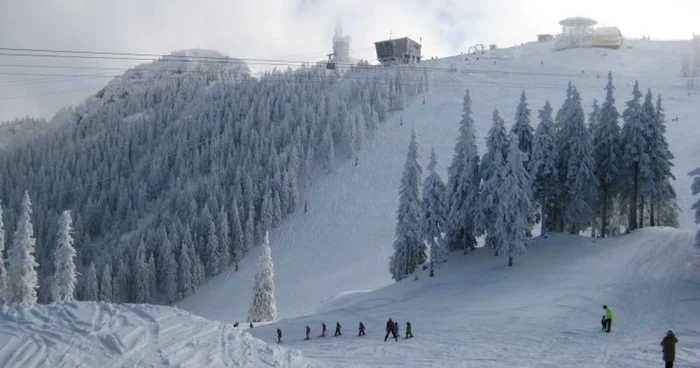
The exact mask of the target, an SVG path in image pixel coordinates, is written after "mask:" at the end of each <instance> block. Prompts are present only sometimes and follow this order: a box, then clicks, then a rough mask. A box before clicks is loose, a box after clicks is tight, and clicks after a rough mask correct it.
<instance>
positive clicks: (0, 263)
mask: <svg viewBox="0 0 700 368" xmlns="http://www.w3.org/2000/svg"><path fill="white" fill-rule="evenodd" d="M8 297H9V295H8V292H7V270H6V269H5V224H4V222H3V220H2V201H0V305H5V304H7V302H8Z"/></svg>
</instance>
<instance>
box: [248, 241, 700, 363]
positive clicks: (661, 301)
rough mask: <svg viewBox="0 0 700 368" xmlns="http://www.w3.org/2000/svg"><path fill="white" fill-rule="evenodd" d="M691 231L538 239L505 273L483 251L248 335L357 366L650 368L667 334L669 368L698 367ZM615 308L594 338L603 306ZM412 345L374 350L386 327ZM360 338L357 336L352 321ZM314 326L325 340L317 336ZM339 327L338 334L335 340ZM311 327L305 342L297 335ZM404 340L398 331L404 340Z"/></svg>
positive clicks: (699, 266)
mask: <svg viewBox="0 0 700 368" xmlns="http://www.w3.org/2000/svg"><path fill="white" fill-rule="evenodd" d="M693 236H694V234H693V233H692V232H687V231H682V230H676V229H670V228H653V229H643V230H639V231H636V232H634V233H632V234H630V235H621V236H618V237H615V238H608V239H604V240H602V239H592V238H587V237H577V236H571V235H550V236H548V237H547V238H546V239H545V238H543V237H540V238H537V239H536V240H535V241H533V242H532V243H531V244H530V246H529V252H528V254H527V255H526V256H525V257H524V258H521V259H518V260H517V261H516V264H515V266H514V267H513V268H508V267H507V266H506V263H507V259H506V258H504V257H494V256H493V253H492V252H491V251H490V250H488V249H484V248H481V249H478V250H476V251H475V252H473V253H471V254H468V255H466V256H463V255H461V254H458V253H453V254H452V255H451V258H450V259H449V261H448V262H447V263H444V264H443V265H441V266H440V267H439V268H438V269H437V271H436V273H435V277H432V278H431V277H429V275H428V271H422V272H420V273H418V280H415V281H414V278H413V277H411V278H408V279H405V280H404V281H401V282H399V283H397V284H393V285H390V286H388V287H385V288H381V289H378V290H375V291H372V292H369V293H353V294H349V295H345V296H343V297H339V298H337V299H336V300H333V301H331V302H329V303H327V304H326V305H324V306H322V307H321V308H319V309H318V311H317V313H316V314H313V315H308V316H303V317H298V318H292V319H286V320H281V321H279V322H277V323H273V324H269V325H266V326H261V327H256V328H253V329H252V330H250V331H251V332H252V334H253V336H256V337H260V338H261V339H267V340H269V339H271V338H272V336H273V335H274V331H275V328H277V327H280V328H281V329H282V331H283V332H284V336H286V337H285V338H283V344H284V345H285V346H288V347H291V348H295V349H299V350H301V351H302V352H303V353H304V355H305V356H308V357H312V358H319V359H321V360H323V361H327V362H331V363H333V362H336V363H339V364H341V365H343V366H345V365H346V364H347V365H352V364H356V365H359V366H362V367H392V366H396V367H399V366H400V367H421V368H424V367H606V368H611V367H653V366H660V365H661V364H663V363H662V361H661V356H662V355H661V347H660V346H659V343H660V341H661V339H662V338H663V336H664V335H665V334H666V331H667V330H669V329H672V330H673V331H674V332H675V333H676V336H677V337H678V340H679V343H678V345H677V347H676V349H677V352H676V356H677V360H676V365H677V366H679V367H698V366H700V315H699V314H698V311H699V310H700V288H699V287H698V285H700V272H698V270H700V263H698V262H697V258H698V254H697V250H696V249H694V248H693V246H692V244H693ZM604 304H607V305H608V306H609V307H610V308H611V309H612V311H613V322H612V332H611V333H610V334H607V333H605V332H602V331H601V324H600V319H601V317H602V315H603V314H604V311H603V309H602V306H603V305H604ZM390 317H391V318H393V319H394V320H395V321H398V323H399V325H400V330H399V332H400V333H401V334H402V335H404V334H405V328H406V322H411V324H412V326H413V335H414V336H415V337H414V338H412V339H405V338H403V337H402V338H401V339H399V340H398V342H396V341H394V340H393V339H391V338H390V339H389V341H387V342H384V341H383V340H384V339H383V338H384V335H385V323H386V321H387V320H388V319H389V318H390ZM360 321H362V322H363V323H364V325H365V326H366V332H367V336H363V337H358V323H359V322H360ZM321 322H325V323H326V325H327V326H328V332H329V335H328V336H327V337H323V338H321V337H319V335H320V333H321ZM336 322H340V324H341V325H342V326H343V327H342V333H343V336H339V337H333V334H334V332H335V323H336ZM307 325H308V326H309V327H311V329H312V333H311V337H312V339H311V340H310V341H305V340H304V328H305V326H307ZM404 336H405V335H404Z"/></svg>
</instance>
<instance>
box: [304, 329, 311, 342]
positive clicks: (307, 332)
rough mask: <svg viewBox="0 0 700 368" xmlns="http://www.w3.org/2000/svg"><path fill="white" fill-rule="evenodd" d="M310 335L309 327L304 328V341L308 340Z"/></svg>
mask: <svg viewBox="0 0 700 368" xmlns="http://www.w3.org/2000/svg"><path fill="white" fill-rule="evenodd" d="M310 333H311V328H309V326H306V338H305V339H304V340H310V339H311V338H310V337H309V334H310Z"/></svg>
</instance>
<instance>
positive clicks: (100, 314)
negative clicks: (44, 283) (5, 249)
mask: <svg viewBox="0 0 700 368" xmlns="http://www.w3.org/2000/svg"><path fill="white" fill-rule="evenodd" d="M0 366H2V367H7V368H11V367H17V368H19V367H22V368H32V367H56V368H58V367H328V366H329V364H320V363H317V362H314V361H313V360H309V359H306V358H304V357H303V356H302V355H301V354H300V353H298V352H295V351H290V350H287V349H285V348H282V347H278V346H271V345H269V344H267V343H265V342H263V341H260V340H259V339H256V338H253V337H251V336H250V334H247V333H245V332H242V331H240V330H234V328H233V327H232V326H231V325H229V324H222V323H218V322H212V321H208V320H205V319H204V318H201V317H197V316H193V315H192V314H191V313H188V312H185V311H182V310H178V309H175V308H169V307H156V306H149V305H131V304H123V305H115V304H107V303H92V302H75V303H62V304H53V305H42V306H36V307H23V306H17V305H15V306H10V307H7V306H3V307H2V309H0Z"/></svg>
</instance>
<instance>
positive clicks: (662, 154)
mask: <svg viewBox="0 0 700 368" xmlns="http://www.w3.org/2000/svg"><path fill="white" fill-rule="evenodd" d="M642 115H643V116H644V121H645V124H646V126H647V129H646V130H647V136H648V143H649V144H648V145H647V149H648V155H649V162H650V174H651V177H650V178H649V180H648V181H647V183H644V185H643V190H642V191H643V194H644V196H645V197H647V198H648V202H649V225H650V226H656V225H657V222H658V221H657V214H658V211H659V209H660V208H659V207H664V208H670V209H675V207H676V195H675V194H676V193H675V191H668V188H669V187H671V185H670V181H671V180H675V177H674V176H673V174H672V173H671V168H672V167H673V163H672V162H671V160H672V159H673V158H674V157H673V154H672V153H671V151H670V150H669V148H668V142H667V141H666V126H665V123H664V113H663V107H662V105H661V96H660V95H659V97H658V99H657V102H656V107H655V106H654V105H653V103H652V95H651V91H648V92H647V95H646V96H645V99H644V104H643V105H642ZM671 188H672V187H671ZM671 212H673V210H671ZM662 225H670V224H662Z"/></svg>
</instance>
